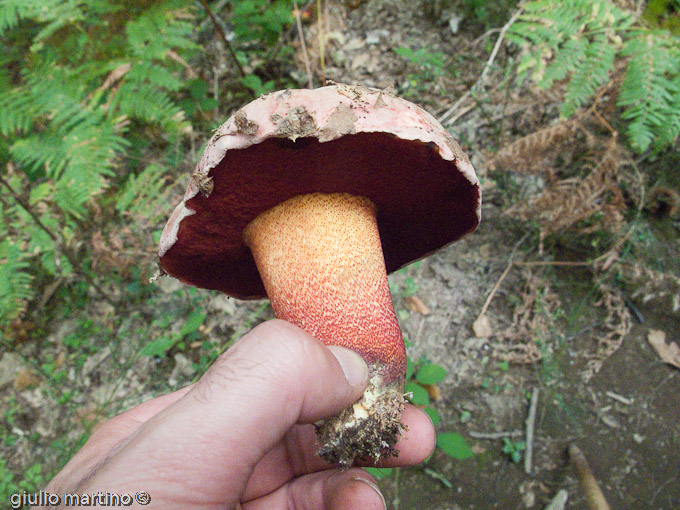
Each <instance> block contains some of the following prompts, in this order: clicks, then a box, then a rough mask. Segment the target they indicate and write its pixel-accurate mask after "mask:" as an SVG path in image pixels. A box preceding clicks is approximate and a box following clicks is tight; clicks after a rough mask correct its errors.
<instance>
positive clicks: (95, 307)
mask: <svg viewBox="0 0 680 510" xmlns="http://www.w3.org/2000/svg"><path fill="white" fill-rule="evenodd" d="M433 4H436V2H432V3H429V2H419V1H408V2H403V1H398V0H366V1H364V2H359V3H358V6H357V7H356V8H354V9H350V8H348V7H346V6H333V7H331V9H330V11H331V14H332V16H333V17H332V25H331V26H330V27H329V28H330V33H329V35H330V38H331V42H330V43H329V48H328V52H329V55H330V58H331V62H330V63H329V64H328V65H327V67H326V69H325V72H326V77H327V78H330V79H333V80H335V81H338V82H346V83H361V84H364V85H369V86H379V87H388V86H393V87H394V88H395V89H396V91H397V93H399V94H401V95H406V96H408V97H409V98H411V99H413V100H416V101H418V102H420V103H421V104H423V105H424V106H425V107H426V108H427V109H429V110H430V111H431V112H432V113H433V114H435V115H437V114H441V113H442V112H443V111H445V110H446V109H447V108H448V107H450V106H451V105H452V104H453V103H454V102H455V100H456V99H457V98H458V97H459V96H460V95H461V94H462V93H464V91H465V90H466V89H467V87H469V86H470V85H471V84H472V83H474V82H475V80H476V79H477V77H478V76H479V73H480V72H481V70H482V67H483V65H484V62H485V61H486V58H487V57H488V52H487V51H486V50H485V46H484V45H485V40H486V39H481V40H479V41H478V42H476V43H473V41H474V40H475V39H476V38H477V37H478V36H479V35H480V31H479V30H473V28H472V27H470V26H469V25H470V23H469V20H468V22H466V19H465V18H463V21H462V22H461V28H460V30H459V32H458V33H457V34H453V33H452V32H451V30H450V27H449V23H448V21H449V19H450V17H451V16H452V15H454V14H458V15H461V16H462V15H463V12H462V11H461V12H455V11H447V10H445V9H444V10H440V9H438V8H432V9H430V7H431V6H432V5H433ZM428 6H429V7H428ZM426 7H427V9H426ZM310 30H312V28H310ZM492 40H493V37H492ZM398 47H411V48H413V49H417V48H425V49H426V50H427V51H428V52H436V51H441V52H443V53H444V54H445V55H449V56H450V55H455V58H454V59H449V60H447V62H448V64H447V68H446V69H447V72H446V73H444V74H443V75H441V76H435V77H432V78H428V77H424V76H423V75H422V74H421V73H422V72H423V70H422V68H420V67H418V66H416V65H413V64H411V63H409V62H408V61H407V60H405V59H404V58H403V57H401V56H399V55H397V54H396V53H395V52H394V51H393V49H394V48H398ZM312 49H313V48H310V52H311V51H312ZM312 57H313V55H312ZM452 70H453V71H455V72H450V71H452ZM525 99H526V98H516V101H517V102H516V105H519V107H517V108H516V109H515V112H516V113H514V114H512V115H511V116H510V118H508V121H507V125H508V130H511V129H512V130H515V131H516V132H521V128H522V127H523V126H526V125H531V124H534V125H535V124H539V123H540V122H544V119H532V118H530V115H531V111H527V110H526V108H523V107H522V104H525V103H523V101H524V100H525ZM526 104H528V102H527V103H526ZM491 108H493V105H491ZM546 111H549V108H544V109H543V110H542V111H541V112H540V115H543V114H544V113H545V112H546ZM489 129H490V127H489V124H488V120H487V119H485V118H484V117H483V116H482V115H481V114H480V113H479V112H478V111H472V112H471V113H470V114H469V115H468V116H465V117H463V118H461V119H460V121H459V122H458V123H457V124H456V125H455V126H454V128H453V129H452V131H453V134H454V136H456V137H458V138H459V139H460V140H461V141H462V143H463V144H464V148H465V149H466V151H467V152H468V153H469V154H470V155H471V157H472V159H473V163H475V164H476V166H477V167H478V169H479V170H480V173H482V174H483V173H484V171H483V163H484V158H483V154H484V151H486V150H488V149H489V145H488V138H487V135H488V133H489ZM507 136H508V138H509V139H512V137H513V136H514V134H508V135H507ZM187 170H189V171H190V165H188V167H187ZM523 185H527V184H523ZM484 200H485V201H484V206H483V219H482V224H481V226H480V228H479V229H478V231H477V232H476V233H474V234H472V235H470V236H468V237H467V238H466V239H464V240H462V241H461V242H459V243H457V244H456V245H454V246H451V247H449V248H446V249H444V250H442V251H441V252H439V253H437V254H435V255H433V256H431V257H429V258H428V259H426V260H425V261H423V262H422V263H421V264H420V265H417V266H412V267H410V268H408V269H407V270H406V271H403V272H400V273H398V274H395V275H392V276H391V286H392V287H393V288H394V289H396V291H395V293H394V301H395V307H396V309H397V311H398V314H399V317H400V322H401V324H402V327H403V331H404V333H405V336H406V337H407V338H408V339H409V341H410V342H411V346H410V347H409V355H410V357H411V358H412V359H414V360H418V359H423V358H424V359H427V360H429V361H431V362H435V363H438V364H440V365H442V366H443V367H445V368H446V369H447V371H448V377H447V379H446V380H445V381H444V382H443V383H442V384H440V385H439V390H440V391H441V398H440V399H438V400H436V401H435V402H434V406H435V407H436V408H437V409H438V411H439V413H440V414H441V416H442V420H441V423H440V424H439V425H438V430H439V431H440V432H444V431H454V432H458V433H460V434H462V435H463V436H464V437H466V439H467V441H468V443H469V444H470V445H471V446H472V448H473V451H474V452H475V457H474V458H472V459H467V460H454V459H452V458H450V457H449V456H447V455H445V454H444V453H443V452H442V451H440V450H438V451H437V452H436V453H435V454H434V455H433V456H432V458H431V459H430V460H428V462H427V463H426V464H425V465H423V466H419V467H414V468H409V469H404V470H402V471H401V472H399V473H398V474H397V473H393V474H392V475H391V476H390V477H386V478H382V479H381V480H380V481H379V483H380V485H381V487H382V489H383V490H384V492H385V494H386V495H387V499H388V502H389V503H390V505H391V508H394V509H402V510H404V509H426V510H454V509H456V510H463V509H466V510H467V509H490V508H502V509H509V508H544V507H545V506H546V505H547V504H548V502H549V501H550V500H551V499H552V498H553V497H554V496H555V494H556V493H557V492H558V491H559V490H561V489H564V490H566V491H567V492H568V501H567V504H566V507H565V508H567V509H576V508H585V500H584V496H583V492H582V491H581V489H580V488H579V486H578V481H577V477H576V474H575V471H574V470H573V467H572V466H571V465H570V463H569V462H568V460H567V458H566V455H565V450H566V447H567V445H568V444H570V443H572V442H575V443H576V444H578V445H579V446H580V447H581V449H582V450H583V452H584V453H585V456H586V457H587V459H588V460H589V461H590V463H591V466H592V468H593V471H594V473H595V475H596V477H597V478H598V480H599V482H600V484H601V487H602V489H603V491H604V493H605V495H606V497H607V498H608V500H609V503H610V505H611V507H612V508H618V509H630V510H634V509H641V508H654V509H659V510H661V509H664V510H671V509H677V508H680V426H679V424H680V375H678V370H677V369H674V368H672V367H670V366H669V365H666V364H664V363H663V362H662V361H660V359H659V357H658V356H657V354H656V353H655V352H654V351H653V350H652V348H651V347H650V345H649V343H648V342H647V336H648V334H649V332H650V330H652V329H658V330H664V331H665V332H666V334H667V337H668V340H675V341H676V342H680V336H679V333H678V332H679V331H680V318H678V315H677V313H675V314H674V313H673V312H672V310H671V307H670V305H668V304H667V303H666V302H661V301H658V300H651V301H649V302H647V303H643V302H642V300H641V299H633V300H632V304H634V305H635V306H636V307H637V309H638V310H639V312H640V313H641V316H642V317H643V318H644V319H645V322H644V323H640V322H639V321H637V320H635V316H634V315H632V314H631V313H630V312H629V311H628V309H627V308H626V306H625V304H624V305H622V304H621V303H611V302H610V303H607V302H605V301H606V300H603V299H602V297H603V295H604V294H603V293H602V292H601V289H600V288H599V287H598V286H597V284H596V283H595V282H594V281H593V278H592V274H591V273H590V271H589V270H588V269H587V268H583V267H580V266H566V267H561V266H551V265H545V266H520V265H516V266H513V267H511V268H510V270H509V271H508V273H507V276H506V277H505V278H504V279H503V281H502V282H501V284H500V285H499V286H498V290H497V291H496V292H495V295H494V297H493V300H492V301H491V304H490V306H489V309H488V311H487V316H488V317H489V319H490V326H491V330H490V331H487V332H486V334H485V335H479V334H478V333H479V331H477V332H475V331H474V330H473V322H474V321H475V319H476V318H477V317H478V315H479V314H480V311H481V310H482V307H483V305H484V302H485V300H486V299H487V297H488V296H489V295H490V293H491V292H492V289H493V288H494V285H495V284H496V283H497V282H499V280H500V279H501V276H502V274H503V273H504V271H505V270H506V268H507V267H508V264H509V262H510V260H511V257H514V258H513V260H531V259H532V257H535V256H536V255H537V250H538V239H537V236H536V235H534V234H535V232H534V234H532V235H527V233H526V231H525V227H524V226H523V224H522V223H521V222H519V221H517V220H513V219H511V218H509V217H508V216H506V215H504V214H503V211H504V207H505V205H504V204H505V201H504V198H503V196H502V194H501V192H500V191H498V190H497V189H495V188H494V187H492V186H489V184H488V182H485V196H484ZM667 244H668V252H669V253H677V252H678V248H680V246H678V239H677V232H676V235H675V237H673V238H670V239H668V240H667ZM562 254H563V255H565V256H566V257H570V254H569V253H568V251H567V250H565V251H564V253H562ZM407 278H413V281H414V282H415V288H414V289H411V290H415V295H416V296H417V297H418V298H420V299H421V300H422V302H423V303H424V304H425V305H426V306H427V308H428V309H429V311H428V312H427V313H425V314H424V313H421V312H418V311H412V310H411V309H409V308H408V306H407V302H406V300H405V295H406V293H403V292H401V291H400V290H399V289H403V287H404V285H405V282H406V279H407ZM140 281H141V280H140ZM143 286H144V285H143ZM121 292H124V293H129V294H130V295H131V296H133V297H131V298H130V300H131V301H132V302H134V303H139V305H137V304H135V305H134V306H133V307H131V310H130V313H129V315H128V316H127V317H126V318H125V319H123V320H120V319H119V318H116V316H117V313H116V311H115V310H113V309H112V308H111V307H110V305H108V304H106V303H100V302H96V301H93V302H91V303H89V304H87V305H86V306H85V307H84V309H82V310H78V309H74V310H73V312H72V313H71V314H69V313H65V314H64V319H63V320H61V321H60V322H59V323H54V324H50V325H49V326H47V327H46V329H45V331H43V332H42V333H44V340H43V341H42V342H41V343H35V342H32V341H29V342H27V343H25V344H24V345H22V346H21V347H20V352H21V355H22V358H21V359H18V358H11V357H8V358H7V359H6V360H4V358H3V360H4V363H5V365H3V369H5V370H6V374H11V375H10V377H9V378H7V380H6V381H5V380H4V379H3V383H2V385H3V392H2V394H0V402H2V405H3V408H4V413H3V416H4V417H3V419H4V420H5V422H6V424H9V425H8V427H10V425H11V427H10V428H11V430H12V432H13V434H14V436H13V437H14V439H13V440H12V444H10V445H8V444H5V445H3V446H2V452H3V457H6V458H7V459H8V462H9V465H10V467H12V468H13V469H15V470H21V468H23V469H25V468H26V467H28V466H30V465H33V464H34V463H36V462H40V463H42V464H43V466H44V467H45V468H46V469H47V470H50V469H53V467H54V466H57V465H59V464H60V463H63V462H64V461H65V459H64V458H63V457H62V456H60V453H59V452H63V451H71V450H72V449H73V448H75V447H77V445H78V444H79V443H81V442H82V440H83V431H84V430H87V429H88V428H89V427H91V426H93V425H94V424H96V423H97V422H99V421H100V420H101V419H102V416H105V415H108V416H111V415H114V414H117V413H118V412H120V411H122V410H124V409H126V408H128V407H130V406H131V405H134V404H136V403H138V402H141V401H143V400H146V399H148V398H151V397H153V396H156V395H158V394H160V393H163V392H166V391H169V390H171V389H174V388H178V387H181V386H183V385H185V384H187V383H188V382H190V381H191V380H192V379H194V378H195V377H196V376H197V375H198V374H200V370H201V369H203V368H204V367H205V365H206V363H207V362H208V361H209V359H210V356H211V355H214V354H216V352H218V351H219V350H221V349H222V348H223V347H224V346H225V343H226V342H227V341H228V340H229V339H233V338H237V337H239V336H240V335H241V334H243V333H244V332H245V331H246V330H248V329H249V328H250V327H252V326H254V325H255V324H257V323H258V322H261V321H262V320H265V319H267V318H269V317H271V316H272V313H271V309H270V308H269V307H268V305H267V303H265V302H238V301H234V300H230V299H227V298H225V297H223V296H219V295H216V294H214V293H210V292H205V291H190V290H188V289H186V288H184V287H183V286H182V285H181V284H179V283H177V282H175V281H173V280H170V279H166V280H161V281H160V282H158V283H157V284H156V285H153V286H148V287H144V288H142V289H139V288H127V289H123V290H121ZM411 293H412V292H410V293H409V294H411ZM137 294H143V296H144V299H143V300H142V299H140V300H136V299H137V298H135V297H134V296H136V295H137ZM58 297H59V296H58V295H57V296H56V298H55V300H53V304H52V305H51V306H65V305H64V304H63V303H60V302H59V301H58ZM55 301H56V302H55ZM195 309H201V310H204V311H205V312H206V314H207V316H206V318H205V321H204V322H203V324H202V325H201V326H200V328H199V329H198V330H197V332H196V335H197V336H196V337H195V338H193V341H187V342H186V344H187V345H185V346H183V348H181V349H180V348H177V347H175V348H173V349H172V350H171V351H170V354H169V355H168V356H166V357H149V356H140V355H139V348H140V345H143V344H144V343H145V342H147V341H149V340H151V339H154V338H158V336H159V335H162V334H172V333H177V332H178V331H179V329H180V328H181V326H182V324H183V323H184V321H185V319H186V317H188V316H189V314H190V313H191V312H192V310H195ZM421 311H422V310H421ZM629 324H632V327H630V328H628V327H626V325H629ZM628 329H629V331H627V333H626V334H625V336H621V335H620V334H619V333H621V332H625V331H626V330H628ZM111 335H113V336H115V338H116V339H117V340H116V341H115V342H113V343H111V344H109V345H101V344H98V342H97V339H98V338H99V337H109V336H111ZM617 335H618V336H617ZM34 336H35V332H34ZM65 346H67V347H65ZM77 353H79V354H77ZM10 358H11V359H10ZM26 359H29V360H30V359H34V360H35V363H34V364H33V365H32V364H31V363H30V362H29V363H27V362H26V361H25V360H26ZM505 361H509V363H507V364H506V363H505ZM46 363H47V364H50V363H51V364H53V365H54V367H56V368H55V369H54V370H53V371H52V372H53V373H55V374H59V373H63V375H60V376H59V377H60V378H61V379H62V381H59V384H61V383H62V382H63V381H64V380H65V381H67V382H68V387H69V392H70V393H69V394H66V392H65V391H64V390H62V389H59V388H62V386H60V385H58V384H57V383H56V382H55V381H53V380H52V379H49V378H47V377H46V376H44V375H43V376H40V377H38V378H37V379H35V380H33V381H31V380H27V381H24V382H23V383H20V384H18V385H17V384H16V380H17V377H18V375H17V374H19V373H20V372H21V371H22V370H23V373H24V374H25V377H29V376H30V374H31V373H35V370H33V371H31V367H33V369H35V366H34V365H36V364H42V365H44V364H46ZM42 373H45V371H43V372H42ZM54 377H57V376H54ZM12 381H13V382H14V386H12ZM534 389H538V391H539V393H538V395H539V396H538V404H537V406H536V410H537V412H536V418H535V434H534V438H533V442H532V447H533V462H532V466H531V469H530V471H529V472H528V473H526V472H525V469H524V456H525V454H526V452H524V451H522V452H521V455H522V460H521V461H520V462H513V461H512V460H511V458H510V456H509V455H508V454H507V453H504V451H503V449H504V442H503V440H502V439H501V438H496V439H484V438H480V437H479V435H480V434H482V435H483V434H492V433H502V432H513V431H518V433H517V434H516V435H513V436H510V438H511V440H512V441H513V442H516V441H522V440H524V439H525V422H526V420H527V415H528V410H529V398H528V397H529V395H530V394H531V393H532V391H533V390H534ZM10 415H11V419H10V418H8V416H10ZM10 421H11V423H10Z"/></svg>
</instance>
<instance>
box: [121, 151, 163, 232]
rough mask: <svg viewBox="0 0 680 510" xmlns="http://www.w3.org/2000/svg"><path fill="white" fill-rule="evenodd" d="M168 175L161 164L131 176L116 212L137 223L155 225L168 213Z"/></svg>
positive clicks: (153, 165) (148, 167)
mask: <svg viewBox="0 0 680 510" xmlns="http://www.w3.org/2000/svg"><path fill="white" fill-rule="evenodd" d="M167 175H168V169H167V168H165V167H164V166H162V165H159V164H151V165H149V166H147V167H146V168H145V169H144V170H143V171H142V172H141V173H140V174H139V175H134V174H132V175H130V176H129V177H128V179H127V181H126V183H125V186H124V188H123V191H122V193H121V194H120V195H119V197H118V201H117V202H116V210H118V212H119V213H120V214H121V216H124V217H128V218H133V219H134V220H135V222H141V223H149V224H154V222H156V221H157V220H158V219H160V218H161V217H163V216H165V215H166V214H167V212H168V211H167V209H168V205H167V204H168V203H169V202H168V200H167V196H166V195H167V190H168V183H167Z"/></svg>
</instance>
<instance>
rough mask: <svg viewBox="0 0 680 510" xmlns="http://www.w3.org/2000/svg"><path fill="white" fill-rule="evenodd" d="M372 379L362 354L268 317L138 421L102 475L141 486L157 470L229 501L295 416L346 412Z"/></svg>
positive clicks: (305, 419)
mask: <svg viewBox="0 0 680 510" xmlns="http://www.w3.org/2000/svg"><path fill="white" fill-rule="evenodd" d="M345 373H347V374H348V375H347V376H346V375H345ZM348 377H349V378H350V379H351V380H352V384H350V383H349V382H348ZM367 382H368V369H367V367H366V364H365V363H364V361H363V360H362V359H361V358H360V357H359V356H358V355H357V354H356V353H353V352H351V351H348V350H346V349H342V348H334V349H333V350H330V349H329V348H327V347H325V346H324V345H323V344H321V343H320V342H319V341H318V340H316V339H314V338H313V337H311V336H310V335H308V334H307V333H305V332H304V331H302V330H301V329H299V328H297V327H295V326H293V325H291V324H288V323H286V322H283V321H271V322H268V323H264V324H262V325H260V326H258V327H257V328H255V329H254V330H253V331H251V332H250V333H249V334H248V335H246V337H244V338H243V339H242V340H241V341H239V342H238V343H237V344H236V345H235V346H234V347H232V348H231V349H230V350H229V351H227V353H226V354H225V355H224V356H222V357H221V358H220V359H219V360H218V361H217V362H216V363H215V364H214V365H213V366H212V367H211V368H210V370H209V371H208V372H207V373H206V374H205V375H204V376H203V377H202V378H201V380H200V381H199V382H198V383H196V384H195V385H194V387H192V388H191V389H190V390H189V391H188V392H187V393H186V395H185V396H184V397H183V398H181V399H180V400H178V401H177V402H175V403H174V404H173V405H171V406H169V407H167V408H165V409H164V410H163V411H161V412H159V413H158V414H156V415H155V416H153V417H152V418H151V419H149V420H148V421H147V422H146V423H145V424H144V425H143V426H141V427H139V428H138V429H137V430H136V431H135V433H134V434H133V435H132V436H131V437H130V438H129V440H127V441H126V443H125V444H124V445H123V446H121V448H119V449H117V451H116V454H115V456H113V457H111V458H109V459H108V460H107V462H106V465H105V466H103V467H102V468H101V469H99V471H98V480H100V481H101V480H104V478H108V479H110V480H118V481H119V483H120V484H121V485H122V486H124V487H125V486H135V487H136V486H137V485H139V484H140V476H141V477H142V479H141V481H144V479H145V477H147V476H148V478H149V481H148V483H149V484H151V485H152V486H153V484H157V483H159V482H157V480H159V479H164V485H165V486H167V485H172V484H173V483H174V484H175V485H174V486H173V487H174V489H175V490H177V491H182V493H192V494H206V495H208V496H209V497H210V498H211V500H210V501H208V502H207V503H211V502H212V501H213V500H214V501H216V502H219V501H222V502H226V503H228V502H229V500H228V498H229V497H231V496H232V495H233V494H234V493H242V491H243V489H244V488H245V483H246V481H247V479H248V478H249V476H250V474H251V472H252V469H253V467H254V466H255V465H256V463H257V462H258V461H259V460H260V459H261V458H262V456H263V455H264V454H265V452H267V451H268V450H269V449H271V448H272V447H273V446H274V445H275V444H276V443H277V442H278V441H279V440H281V438H282V437H283V436H284V435H285V433H286V432H287V431H288V430H289V429H290V428H291V427H292V426H293V425H294V424H295V423H298V422H301V423H309V422H313V421H316V420H318V419H320V418H324V417H327V416H330V415H333V414H335V413H337V412H338V411H340V410H341V409H342V408H344V407H346V406H347V405H349V404H351V403H352V402H354V401H355V400H356V399H358V398H359V397H360V396H361V394H362V393H363V390H364V389H365V387H366V385H367ZM159 469H160V473H159ZM197 470H198V472H200V473H201V475H200V476H196V473H197ZM152 474H153V475H154V476H152ZM189 474H190V475H191V476H188V475H189ZM95 481H96V480H94V479H93V480H89V481H88V486H90V487H91V486H93V485H96V483H95ZM158 490H159V492H160V491H161V490H165V489H161V488H160V487H159V489H158ZM149 492H150V493H151V492H152V491H151V490H149Z"/></svg>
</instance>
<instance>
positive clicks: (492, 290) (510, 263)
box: [477, 260, 513, 319]
mask: <svg viewBox="0 0 680 510" xmlns="http://www.w3.org/2000/svg"><path fill="white" fill-rule="evenodd" d="M512 264H513V261H512V260H510V262H508V267H506V268H505V271H503V274H502V275H501V277H500V278H499V279H498V281H497V282H496V285H494V286H493V289H491V292H489V295H488V296H487V298H486V301H484V306H482V311H481V312H479V315H478V316H477V318H478V319H479V318H480V317H482V316H483V315H484V314H485V313H486V311H487V309H488V308H489V305H490V304H491V300H492V299H493V297H494V296H495V295H496V291H498V287H500V286H501V283H503V280H505V277H506V276H508V273H509V272H510V268H511V267H512Z"/></svg>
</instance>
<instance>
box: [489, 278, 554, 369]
mask: <svg viewBox="0 0 680 510" xmlns="http://www.w3.org/2000/svg"><path fill="white" fill-rule="evenodd" d="M522 279H523V280H524V283H523V284H522V286H521V288H520V292H519V299H520V302H519V304H518V305H517V306H516V307H515V310H514V312H513V314H512V323H511V324H510V326H509V327H507V328H506V329H505V330H504V331H502V332H500V333H499V334H498V337H497V339H498V342H497V343H495V344H494V345H493V348H494V353H495V355H496V357H497V358H499V359H501V360H503V361H509V362H511V363H517V364H530V363H536V362H537V361H540V360H541V359H542V358H543V356H544V355H545V354H547V353H550V352H551V351H552V342H550V338H551V336H552V333H551V331H552V327H553V324H554V319H553V318H554V317H555V315H556V312H557V310H558V309H559V307H560V299H559V297H558V295H557V293H555V292H554V291H553V290H552V289H551V287H550V283H549V282H548V281H546V280H545V279H543V278H540V277H539V276H537V275H535V274H534V273H533V272H531V271H530V270H529V269H525V270H524V271H523V272H522Z"/></svg>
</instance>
